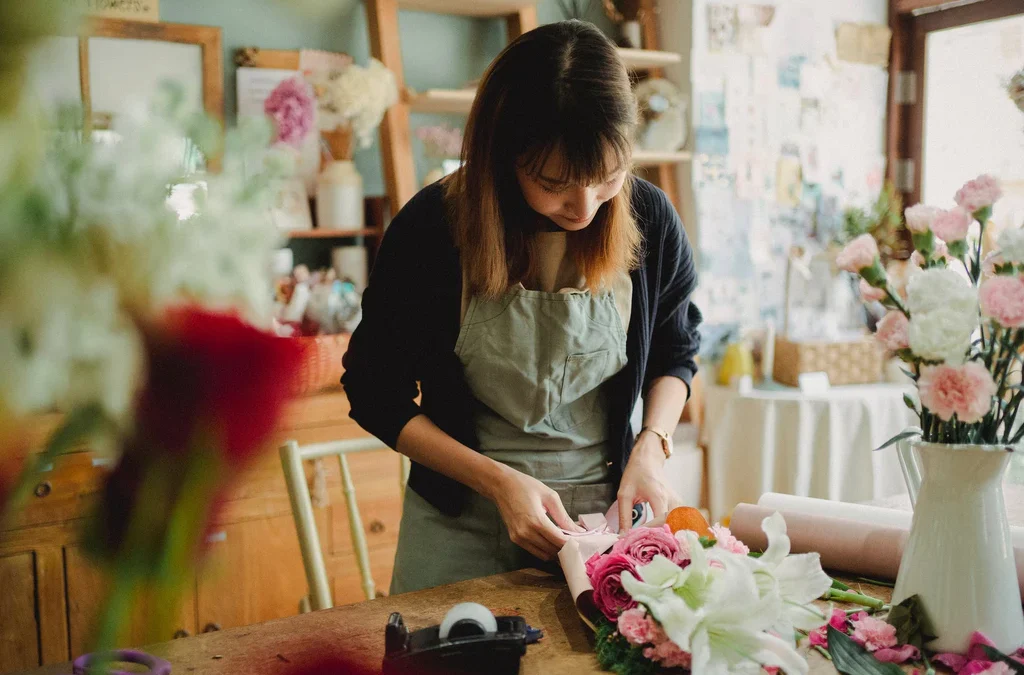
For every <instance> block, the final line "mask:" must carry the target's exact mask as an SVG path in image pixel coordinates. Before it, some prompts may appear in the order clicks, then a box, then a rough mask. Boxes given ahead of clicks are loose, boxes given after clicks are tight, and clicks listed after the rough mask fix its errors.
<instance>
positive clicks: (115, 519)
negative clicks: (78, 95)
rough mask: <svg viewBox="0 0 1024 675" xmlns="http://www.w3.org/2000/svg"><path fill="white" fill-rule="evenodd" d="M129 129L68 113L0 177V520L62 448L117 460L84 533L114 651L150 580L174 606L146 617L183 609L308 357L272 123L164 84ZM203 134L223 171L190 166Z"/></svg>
mask: <svg viewBox="0 0 1024 675" xmlns="http://www.w3.org/2000/svg"><path fill="white" fill-rule="evenodd" d="M40 131H41V128H40ZM113 132H114V134H116V138H117V142H116V143H101V142H96V141H94V140H93V139H91V138H89V137H88V136H87V135H86V133H85V132H84V131H83V128H82V126H81V113H80V111H68V112H67V113H66V114H64V115H63V116H62V124H61V125H60V126H57V127H56V128H54V129H51V130H49V137H48V139H47V140H48V141H49V152H48V153H46V155H45V156H44V157H42V158H41V159H40V161H39V163H37V164H36V165H34V166H33V167H32V170H31V171H24V172H20V173H18V174H17V175H15V176H12V177H11V178H10V179H9V180H6V181H3V182H2V183H0V369H2V370H3V372H4V377H3V378H0V519H3V522H4V523H5V524H7V525H9V524H10V522H11V520H12V519H13V518H15V517H16V516H17V513H18V510H19V506H20V505H21V503H22V500H23V499H24V497H25V496H26V493H27V491H28V488H29V486H31V485H32V484H33V483H34V482H35V480H34V477H35V476H36V475H37V474H38V472H39V471H41V470H43V469H44V468H45V467H47V466H48V465H50V464H51V463H52V462H53V461H54V460H55V459H56V458H57V457H58V456H59V455H60V454H62V453H64V452H66V451H68V450H69V449H71V448H72V447H74V446H76V445H78V444H79V443H82V442H88V443H89V447H90V448H91V449H93V450H97V451H98V450H102V451H105V452H107V453H108V454H109V459H110V463H111V465H112V466H113V470H112V471H111V472H110V473H109V474H107V475H106V476H105V477H104V478H103V479H102V485H101V486H100V490H99V499H98V503H97V504H96V506H95V509H94V510H93V511H92V513H91V514H90V515H89V516H88V517H87V518H86V519H85V521H84V522H83V524H82V526H83V528H84V533H83V548H84V550H85V551H86V552H87V553H88V554H89V555H90V556H91V557H92V559H93V560H94V561H96V562H98V563H99V564H100V565H101V566H102V567H103V568H104V569H105V570H106V571H107V572H109V573H110V577H111V580H112V582H113V583H112V586H111V587H110V590H109V593H108V595H107V596H106V602H105V606H104V608H103V610H102V612H101V617H100V618H99V620H98V621H97V623H96V625H95V626H94V628H95V630H94V635H93V636H92V642H91V644H92V645H93V646H95V647H96V648H97V649H98V650H101V651H103V650H106V649H108V648H110V647H113V646H115V644H116V643H117V642H118V640H119V635H120V634H121V631H122V630H123V629H124V628H125V626H126V624H127V622H128V617H129V616H130V612H131V610H132V605H133V603H134V602H135V601H136V599H137V598H139V597H141V595H140V594H141V592H142V591H143V590H144V591H145V592H146V593H147V594H149V593H154V594H155V595H156V597H157V598H158V600H157V601H156V602H154V603H152V606H147V612H146V616H147V617H148V618H149V619H150V620H153V621H160V620H161V619H162V618H164V615H165V614H167V615H168V616H169V615H173V613H174V607H175V606H176V604H177V602H178V601H179V596H180V592H181V591H182V590H183V588H184V585H185V584H186V583H187V580H188V579H189V576H190V574H194V567H195V566H196V565H197V564H198V562H199V561H200V559H201V557H202V553H203V551H204V548H205V539H204V537H205V534H206V532H207V531H208V529H209V528H210V527H212V524H213V522H214V519H215V517H216V512H217V508H218V504H219V503H220V502H221V501H222V499H223V497H224V495H225V491H226V490H227V488H228V486H229V485H230V483H231V481H232V480H233V479H234V478H235V477H236V476H237V475H238V474H239V472H240V471H242V470H243V469H244V468H245V467H247V466H248V465H249V464H250V462H251V461H252V460H253V458H254V457H256V455H257V454H258V452H259V451H260V450H261V449H263V448H264V447H266V446H265V442H266V440H267V438H268V437H269V434H270V432H271V430H272V429H273V428H274V426H275V424H276V420H277V419H278V416H279V414H280V412H281V410H282V406H283V404H284V402H285V400H286V398H287V396H288V394H289V393H290V388H291V380H292V378H293V376H294V373H295V371H296V369H297V368H298V365H299V357H300V355H299V353H298V348H297V347H296V346H294V345H293V344H292V343H291V342H289V341H288V340H285V339H280V338H277V337H275V336H273V335H272V334H270V333H269V332H267V331H266V330H264V328H265V327H267V326H269V325H270V310H271V298H272V293H271V287H270V279H269V261H270V258H271V253H272V251H273V250H274V249H275V248H276V247H277V246H278V242H279V235H278V233H277V232H276V229H275V228H274V226H273V224H272V222H271V221H270V219H269V217H268V210H267V207H268V204H269V201H270V199H271V198H272V193H271V192H270V190H268V186H269V185H271V184H272V181H273V180H274V179H275V178H276V177H277V176H280V175H284V174H285V173H287V171H288V168H289V167H288V166H287V162H285V161H284V160H283V159H282V158H281V157H280V156H279V155H277V154H276V153H271V154H270V155H269V156H266V155H265V153H264V150H265V148H266V146H267V145H268V144H269V142H270V140H271V133H272V130H271V128H270V125H269V124H267V123H266V122H265V121H260V122H252V123H249V122H243V123H242V125H241V126H240V127H239V128H238V129H236V130H233V131H231V132H229V133H228V134H226V135H225V134H224V133H223V132H222V131H221V129H220V125H219V123H217V122H216V121H215V120H212V119H210V118H208V117H206V116H205V115H203V114H197V113H192V112H189V111H188V106H187V103H186V101H185V97H184V94H183V90H182V89H181V88H180V87H177V86H174V85H166V86H164V87H162V88H161V89H160V92H159V95H158V97H157V98H156V100H155V101H153V102H152V104H151V105H150V106H149V107H148V108H140V109H139V110H138V111H137V113H136V114H133V115H130V116H119V118H118V120H117V125H116V126H115V128H114V129H113ZM188 143H192V144H193V145H194V146H196V147H198V148H199V149H200V150H201V151H202V152H203V154H204V155H205V156H206V157H207V158H210V159H216V160H219V164H220V166H221V170H220V171H219V172H218V173H209V174H199V175H186V173H185V172H186V169H185V167H184V165H183V163H182V153H181V149H182V148H183V147H186V146H187V145H188ZM253 155H260V156H264V159H263V164H262V165H261V166H258V167H254V166H253V162H252V161H251V158H252V156H253ZM172 197H176V199H172ZM182 202H188V204H187V206H188V208H182ZM172 203H177V204H178V206H179V209H178V212H176V210H175V209H174V208H172V206H171V204H172ZM54 411H56V412H60V413H62V420H63V421H62V424H61V426H60V427H59V428H58V429H57V431H56V432H54V434H53V435H52V436H51V437H50V438H49V439H48V441H47V443H46V445H45V447H44V448H43V449H42V451H41V452H38V453H35V452H34V450H35V449H34V448H32V447H30V443H29V441H28V440H27V439H28V435H29V432H30V429H31V427H32V426H33V424H34V416H35V415H37V414H39V413H49V412H54ZM6 529H7V528H6V527H4V528H2V529H0V531H3V530H6ZM191 578H192V579H193V580H194V578H195V577H194V576H192V577H191ZM148 597H153V596H152V595H148Z"/></svg>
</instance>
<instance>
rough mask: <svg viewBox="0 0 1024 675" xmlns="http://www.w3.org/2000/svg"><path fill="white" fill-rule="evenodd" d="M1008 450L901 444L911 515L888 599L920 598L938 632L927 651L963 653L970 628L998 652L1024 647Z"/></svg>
mask: <svg viewBox="0 0 1024 675" xmlns="http://www.w3.org/2000/svg"><path fill="white" fill-rule="evenodd" d="M1012 451H1013V448H1012V447H1010V446H993V445H948V444H943V443H925V442H923V441H918V440H910V441H902V442H901V443H900V447H899V459H900V466H901V467H902V468H903V475H904V478H905V479H906V481H907V488H908V489H909V491H910V498H911V502H912V503H913V504H914V518H913V522H912V523H911V526H910V535H909V537H908V539H907V544H906V546H905V547H904V549H903V558H902V560H901V561H900V571H899V575H898V576H897V578H896V587H895V589H894V590H893V598H892V601H893V604H896V603H898V602H901V601H903V600H904V599H906V598H908V597H910V596H912V595H917V596H919V597H920V598H921V601H922V603H923V605H924V608H925V611H927V613H928V616H929V617H930V618H931V620H932V623H933V624H934V627H935V632H936V634H937V635H938V637H937V638H936V639H935V640H934V641H932V642H931V643H929V644H928V647H929V648H930V649H934V650H937V651H940V652H957V653H960V654H963V653H965V652H966V651H967V646H968V643H969V641H970V636H971V633H973V632H974V631H981V632H982V633H984V634H985V635H987V636H988V637H989V638H990V639H991V640H992V641H993V642H994V643H995V645H996V647H997V648H998V649H999V650H1000V651H1002V652H1003V653H1011V652H1013V651H1014V650H1015V649H1017V648H1018V647H1020V646H1021V645H1024V612H1022V610H1021V601H1020V591H1019V590H1018V586H1017V567H1016V564H1015V562H1014V554H1013V541H1012V539H1011V537H1010V525H1009V522H1008V521H1007V518H1006V505H1005V503H1004V502H1003V486H1002V478H1003V475H1004V474H1005V473H1006V467H1007V465H1008V464H1009V460H1010V452H1012Z"/></svg>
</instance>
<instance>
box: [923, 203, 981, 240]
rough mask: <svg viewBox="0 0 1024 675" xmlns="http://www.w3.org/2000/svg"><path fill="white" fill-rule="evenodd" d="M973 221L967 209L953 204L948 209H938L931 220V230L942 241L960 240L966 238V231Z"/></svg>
mask: <svg viewBox="0 0 1024 675" xmlns="http://www.w3.org/2000/svg"><path fill="white" fill-rule="evenodd" d="M973 222H974V216H972V215H971V214H970V213H969V212H968V211H967V209H965V208H963V207H962V206H954V207H953V208H951V209H949V210H948V211H939V212H938V213H937V214H935V218H934V219H933V220H932V232H934V233H935V236H936V237H938V238H939V239H941V240H942V241H960V240H961V239H966V238H967V231H968V230H969V229H971V223H973Z"/></svg>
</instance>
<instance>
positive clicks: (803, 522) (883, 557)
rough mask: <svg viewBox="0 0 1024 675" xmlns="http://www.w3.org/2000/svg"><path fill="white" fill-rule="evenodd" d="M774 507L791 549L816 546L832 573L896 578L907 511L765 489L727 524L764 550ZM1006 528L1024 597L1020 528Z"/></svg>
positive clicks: (753, 547)
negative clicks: (765, 528) (766, 521)
mask: <svg viewBox="0 0 1024 675" xmlns="http://www.w3.org/2000/svg"><path fill="white" fill-rule="evenodd" d="M776 511H778V512H779V513H781V514H782V516H783V517H784V518H785V519H786V530H787V533H788V534H789V539H790V545H791V551H792V552H793V553H809V552H814V551H817V552H818V553H819V554H820V555H821V566H822V567H823V568H825V569H826V570H832V571H834V572H842V573H845V574H852V575H856V576H863V577H868V578H870V579H880V580H881V579H895V578H896V574H897V572H898V571H899V568H900V558H901V556H902V555H903V547H904V545H905V544H906V542H907V536H908V534H909V532H910V522H911V518H912V514H911V513H910V512H909V511H900V510H898V509H886V508H880V507H874V506H865V505H863V504H845V503H842V502H830V501H826V500H822V499H811V498H807V497H792V496H789V495H773V494H769V495H765V496H764V497H762V499H761V500H760V501H759V502H758V504H756V505H755V504H740V505H739V506H737V507H736V510H735V511H734V512H733V516H732V520H731V521H730V523H729V527H730V529H731V530H732V533H733V534H734V535H735V536H736V537H737V538H738V539H740V540H741V541H742V542H743V543H745V544H746V545H747V546H749V547H750V548H751V550H754V551H760V550H764V549H765V547H767V546H768V539H767V537H766V536H765V534H764V531H763V530H762V529H761V523H762V521H763V520H764V519H765V518H767V517H768V516H770V515H772V514H773V513H775V512H776ZM1010 530H1011V532H1012V534H1013V540H1014V554H1015V557H1016V561H1017V580H1018V586H1019V587H1020V591H1021V597H1022V599H1024V585H1022V584H1021V580H1022V579H1024V545H1022V541H1024V528H1020V527H1011V528H1010Z"/></svg>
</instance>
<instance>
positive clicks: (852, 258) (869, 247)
mask: <svg viewBox="0 0 1024 675" xmlns="http://www.w3.org/2000/svg"><path fill="white" fill-rule="evenodd" d="M876 258H878V244H876V243H875V240H874V238H873V237H872V236H871V235H870V234H862V235H860V236H859V237H857V238H856V239H854V240H853V241H851V242H850V243H849V244H847V245H846V248H844V249H843V250H842V252H840V254H839V255H838V256H836V265H837V266H838V267H839V269H843V270H846V271H847V272H852V273H853V274H858V273H860V271H861V270H862V269H864V268H866V267H871V266H872V265H874V264H875V259H876Z"/></svg>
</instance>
